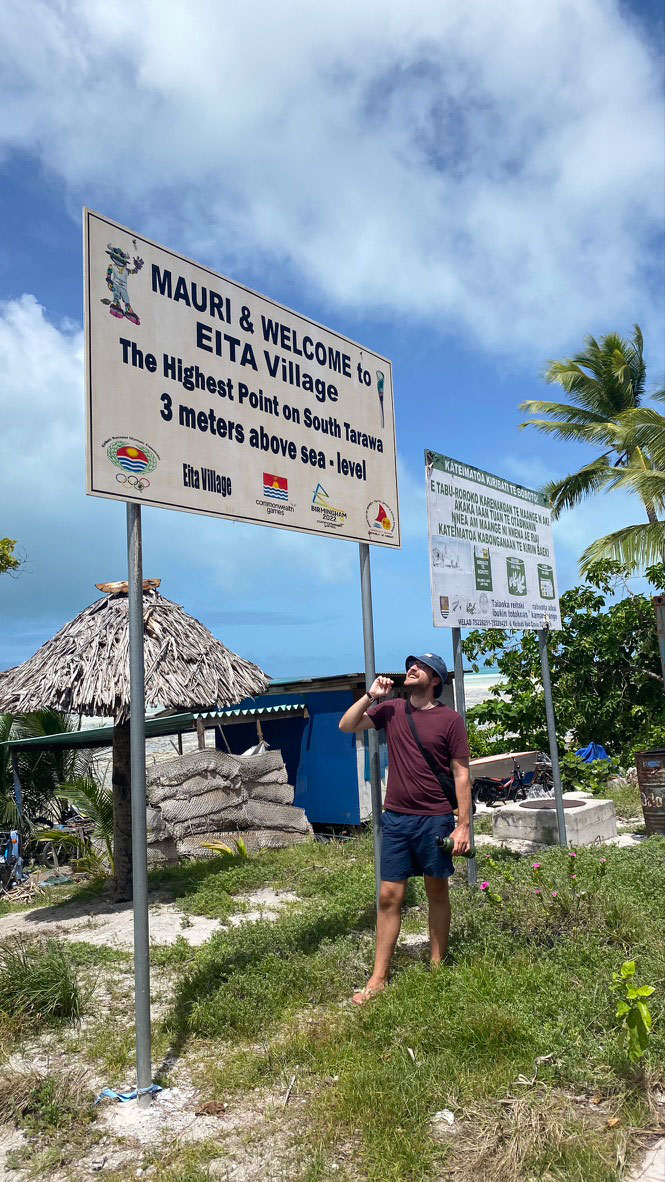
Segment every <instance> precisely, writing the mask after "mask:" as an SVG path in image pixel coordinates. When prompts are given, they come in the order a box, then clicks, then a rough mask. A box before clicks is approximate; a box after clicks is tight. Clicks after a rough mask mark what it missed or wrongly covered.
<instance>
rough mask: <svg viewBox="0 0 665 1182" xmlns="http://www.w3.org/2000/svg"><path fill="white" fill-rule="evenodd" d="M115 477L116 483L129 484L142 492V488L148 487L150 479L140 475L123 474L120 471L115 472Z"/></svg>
mask: <svg viewBox="0 0 665 1182" xmlns="http://www.w3.org/2000/svg"><path fill="white" fill-rule="evenodd" d="M115 478H116V480H117V481H118V484H131V486H132V488H135V489H136V490H137V492H143V490H144V488H150V481H149V480H144V479H143V478H142V477H141V478H139V477H137V476H125V475H124V473H122V472H116V477H115Z"/></svg>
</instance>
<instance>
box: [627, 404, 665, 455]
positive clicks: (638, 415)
mask: <svg viewBox="0 0 665 1182" xmlns="http://www.w3.org/2000/svg"><path fill="white" fill-rule="evenodd" d="M618 425H619V430H620V433H621V438H622V441H623V442H624V444H625V446H626V447H627V448H629V449H630V450H631V451H636V450H637V449H638V448H639V449H640V450H641V451H642V452H644V453H645V454H646V455H647V456H648V457H649V459H650V461H651V463H652V465H653V466H654V467H656V468H661V469H665V415H662V414H661V413H660V411H657V410H654V409H653V408H652V407H648V406H641V407H639V408H638V409H636V410H629V411H626V412H625V413H624V414H623V415H621V417H620V419H619V423H618Z"/></svg>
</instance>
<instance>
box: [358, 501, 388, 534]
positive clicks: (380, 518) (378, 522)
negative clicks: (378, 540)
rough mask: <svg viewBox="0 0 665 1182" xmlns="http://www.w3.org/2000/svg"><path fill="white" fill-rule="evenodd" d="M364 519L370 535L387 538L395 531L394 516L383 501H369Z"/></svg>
mask: <svg viewBox="0 0 665 1182" xmlns="http://www.w3.org/2000/svg"><path fill="white" fill-rule="evenodd" d="M365 518H366V520H367V524H368V526H369V528H370V530H371V532H372V533H376V534H385V535H388V536H389V535H390V534H392V533H394V531H395V514H394V513H393V511H392V509H391V508H390V506H389V505H387V504H386V502H385V501H370V503H369V505H368V506H367V509H366V510H365Z"/></svg>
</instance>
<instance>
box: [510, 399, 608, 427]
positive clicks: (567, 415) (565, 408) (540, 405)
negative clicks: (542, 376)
mask: <svg viewBox="0 0 665 1182" xmlns="http://www.w3.org/2000/svg"><path fill="white" fill-rule="evenodd" d="M519 409H520V410H525V411H527V412H528V414H530V415H536V414H538V415H540V414H543V415H556V416H557V418H559V419H561V420H562V421H563V422H565V423H605V422H606V420H607V416H606V415H603V414H599V413H598V411H594V410H584V409H583V408H582V407H580V406H570V404H569V403H567V402H548V401H547V400H543V399H541V398H527V400H526V401H525V402H520V404H519ZM520 426H521V427H531V426H533V421H532V420H531V419H529V421H528V422H526V423H520Z"/></svg>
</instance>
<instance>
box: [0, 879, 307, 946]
mask: <svg viewBox="0 0 665 1182" xmlns="http://www.w3.org/2000/svg"><path fill="white" fill-rule="evenodd" d="M238 902H239V903H241V904H242V906H243V907H245V908H247V910H243V911H239V912H238V913H237V914H236V915H231V916H229V918H228V919H226V920H225V921H224V922H222V921H221V920H219V919H209V918H208V917H207V916H204V915H189V914H187V913H185V912H184V911H183V910H182V909H181V907H180V906H179V905H178V903H175V902H168V901H165V899H164V896H163V894H160V893H159V892H158V893H156V894H154V895H152V896H150V899H149V905H150V941H151V943H153V944H173V943H175V941H176V940H177V939H178V937H179V936H181V937H182V938H183V939H184V940H186V942H187V943H188V944H191V945H192V946H193V947H198V946H199V945H200V944H204V943H205V942H206V940H209V939H210V937H211V936H212V935H213V934H214V933H215V932H219V931H224V930H225V929H226V928H228V927H237V926H238V925H239V924H242V923H253V922H255V921H256V920H259V919H268V920H270V919H276V918H277V916H278V914H279V912H280V911H281V909H282V908H283V907H285V906H286V905H287V904H289V903H294V902H298V897H297V895H294V894H292V893H291V892H290V891H273V890H271V889H270V888H268V887H264V888H263V889H262V890H260V891H254V892H253V893H252V894H249V895H242V896H239V899H238ZM17 935H22V936H29V937H34V936H42V937H43V936H57V937H59V938H60V939H64V940H74V941H85V943H87V944H97V945H105V946H106V947H110V948H118V949H121V950H123V951H131V950H132V948H133V947H134V921H133V915H132V905H131V903H117V904H114V903H111V902H109V901H108V900H105V899H98V900H92V901H91V900H89V899H88V900H77V901H76V902H72V903H65V904H64V905H62V906H59V907H35V908H33V910H31V911H19V912H16V913H14V914H10V915H6V916H4V917H3V920H2V938H3V939H7V938H8V937H11V936H17Z"/></svg>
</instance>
